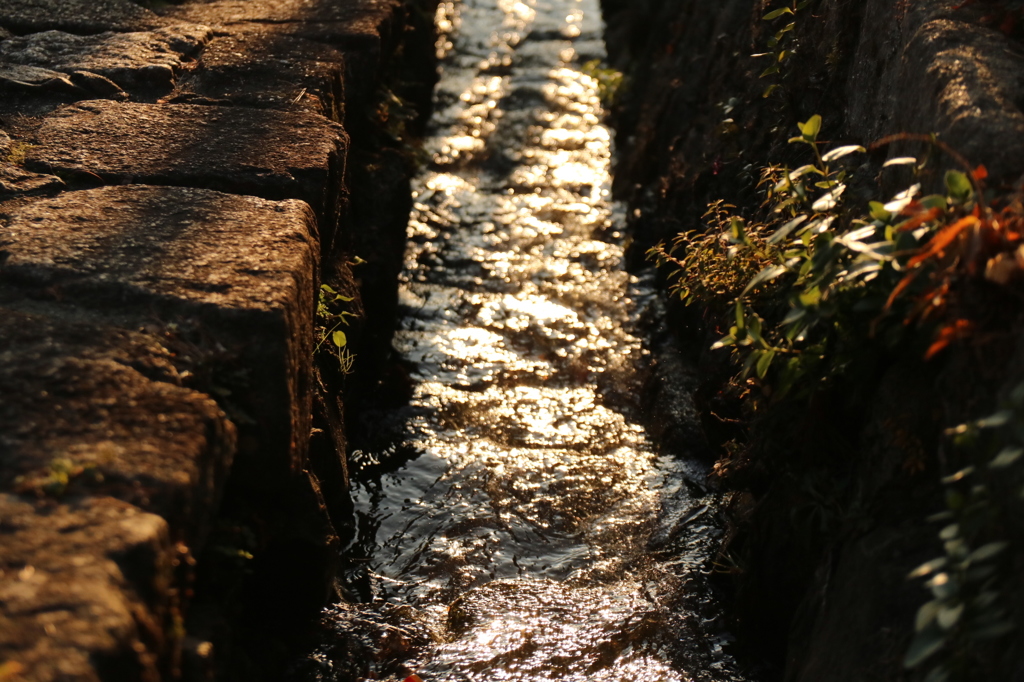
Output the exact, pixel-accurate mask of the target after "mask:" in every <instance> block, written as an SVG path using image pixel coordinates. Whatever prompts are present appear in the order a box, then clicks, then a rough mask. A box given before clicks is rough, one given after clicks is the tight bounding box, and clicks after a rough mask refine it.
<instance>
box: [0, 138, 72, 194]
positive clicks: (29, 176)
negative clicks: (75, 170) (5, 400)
mask: <svg viewBox="0 0 1024 682" xmlns="http://www.w3.org/2000/svg"><path fill="white" fill-rule="evenodd" d="M8 153H9V152H8V151H6V150H4V145H3V144H2V140H0V158H3V157H5V156H7V155H8ZM62 189H64V181H63V180H61V179H60V178H58V177H57V176H56V175H45V174H43V173H33V172H32V171H28V170H25V169H24V168H22V167H21V166H18V165H15V164H13V163H8V162H6V161H2V160H0V201H5V200H7V199H14V198H16V197H23V196H33V195H36V194H48V193H51V192H59V191H60V190H62Z"/></svg>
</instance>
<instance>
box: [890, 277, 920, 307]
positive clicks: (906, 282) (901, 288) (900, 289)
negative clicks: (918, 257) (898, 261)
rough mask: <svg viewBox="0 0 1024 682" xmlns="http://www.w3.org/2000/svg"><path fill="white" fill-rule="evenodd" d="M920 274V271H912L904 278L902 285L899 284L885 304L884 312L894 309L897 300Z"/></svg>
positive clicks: (901, 281)
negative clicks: (893, 305)
mask: <svg viewBox="0 0 1024 682" xmlns="http://www.w3.org/2000/svg"><path fill="white" fill-rule="evenodd" d="M918 272H920V271H919V270H911V271H910V272H908V273H907V274H906V275H905V276H904V277H903V279H901V280H900V283H899V284H897V285H896V287H895V288H894V289H893V290H892V293H891V294H889V299H888V300H887V301H886V302H885V307H884V308H883V310H888V309H889V308H891V307H892V304H893V302H894V301H895V300H896V298H897V297H898V296H899V295H900V294H902V293H903V291H904V290H905V289H906V288H907V287H909V286H910V283H911V282H913V281H914V278H915V277H917V273H918Z"/></svg>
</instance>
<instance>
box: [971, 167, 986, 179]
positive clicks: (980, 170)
mask: <svg viewBox="0 0 1024 682" xmlns="http://www.w3.org/2000/svg"><path fill="white" fill-rule="evenodd" d="M971 175H973V176H974V180H975V181H979V180H984V179H985V178H987V177H988V169H987V168H985V165H984V164H979V165H978V167H977V168H975V169H974V172H973V173H971Z"/></svg>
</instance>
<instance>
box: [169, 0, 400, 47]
mask: <svg viewBox="0 0 1024 682" xmlns="http://www.w3.org/2000/svg"><path fill="white" fill-rule="evenodd" d="M400 8H401V2H400V1H399V0H360V1H359V2H337V1H336V0H214V2H203V3H198V2H197V3H189V4H186V5H182V6H180V7H177V8H175V9H173V10H171V11H170V12H169V13H168V14H169V16H170V17H173V18H176V19H180V20H183V21H191V22H195V23H200V24H206V25H211V26H213V25H216V26H221V27H224V28H225V29H227V30H229V31H230V32H232V33H238V32H243V31H247V30H259V31H266V30H267V28H268V27H270V26H272V27H273V30H274V32H277V33H280V34H284V35H291V36H297V37H300V38H308V39H310V40H316V41H318V42H324V43H329V44H332V45H336V46H338V47H341V48H342V49H358V50H367V49H368V50H371V51H374V52H375V53H377V54H379V53H380V48H381V46H382V41H383V43H384V44H385V46H386V45H387V43H388V42H389V41H390V39H391V37H392V31H393V30H394V28H395V26H396V22H395V14H396V12H397V11H399V9H400Z"/></svg>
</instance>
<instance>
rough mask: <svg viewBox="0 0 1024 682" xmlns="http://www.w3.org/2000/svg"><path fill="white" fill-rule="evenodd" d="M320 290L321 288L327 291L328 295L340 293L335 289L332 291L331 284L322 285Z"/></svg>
mask: <svg viewBox="0 0 1024 682" xmlns="http://www.w3.org/2000/svg"><path fill="white" fill-rule="evenodd" d="M320 288H321V289H322V290H324V291H326V292H327V293H329V294H336V293H338V292H337V291H335V290H334V289H332V288H331V286H330V285H329V284H321V285H320Z"/></svg>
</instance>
